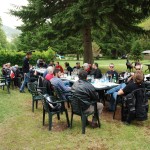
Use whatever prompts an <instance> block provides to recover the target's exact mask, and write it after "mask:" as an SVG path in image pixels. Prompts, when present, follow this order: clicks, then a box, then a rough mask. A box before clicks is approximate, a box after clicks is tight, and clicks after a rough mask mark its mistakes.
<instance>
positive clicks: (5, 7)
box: [0, 0, 28, 28]
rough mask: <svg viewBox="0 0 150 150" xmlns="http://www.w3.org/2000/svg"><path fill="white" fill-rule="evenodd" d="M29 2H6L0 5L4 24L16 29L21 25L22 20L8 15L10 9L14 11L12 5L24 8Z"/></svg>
mask: <svg viewBox="0 0 150 150" xmlns="http://www.w3.org/2000/svg"><path fill="white" fill-rule="evenodd" d="M27 3H28V2H27V0H4V1H2V2H1V4H0V17H1V19H2V24H3V25H6V26H9V27H11V28H15V27H16V26H19V25H21V23H22V22H21V20H19V19H18V18H17V17H14V16H11V15H10V14H7V13H8V12H9V9H13V6H12V5H17V6H22V5H27Z"/></svg>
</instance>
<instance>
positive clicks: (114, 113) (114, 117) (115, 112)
mask: <svg viewBox="0 0 150 150" xmlns="http://www.w3.org/2000/svg"><path fill="white" fill-rule="evenodd" d="M116 110H117V103H116V104H115V110H114V113H113V119H115V115H116Z"/></svg>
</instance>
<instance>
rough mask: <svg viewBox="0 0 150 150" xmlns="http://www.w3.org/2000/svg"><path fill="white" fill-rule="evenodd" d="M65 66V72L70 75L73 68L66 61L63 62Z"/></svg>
mask: <svg viewBox="0 0 150 150" xmlns="http://www.w3.org/2000/svg"><path fill="white" fill-rule="evenodd" d="M65 67H66V69H67V70H66V73H67V74H68V75H71V73H72V71H73V69H72V68H71V67H70V65H69V63H68V62H65Z"/></svg>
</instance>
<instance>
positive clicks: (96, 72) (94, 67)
mask: <svg viewBox="0 0 150 150" xmlns="http://www.w3.org/2000/svg"><path fill="white" fill-rule="evenodd" d="M90 75H94V78H95V79H99V78H101V77H102V73H101V70H100V69H99V68H98V63H94V64H93V65H92V70H91V73H90Z"/></svg>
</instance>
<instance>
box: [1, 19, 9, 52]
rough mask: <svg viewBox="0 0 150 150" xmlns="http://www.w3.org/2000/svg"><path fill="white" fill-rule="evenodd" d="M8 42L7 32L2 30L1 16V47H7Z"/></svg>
mask: <svg viewBox="0 0 150 150" xmlns="http://www.w3.org/2000/svg"><path fill="white" fill-rule="evenodd" d="M7 46H8V43H7V39H6V35H5V32H4V31H3V30H2V20H1V18H0V49H7Z"/></svg>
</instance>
